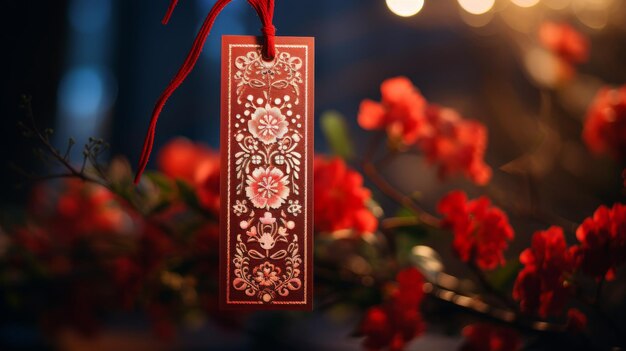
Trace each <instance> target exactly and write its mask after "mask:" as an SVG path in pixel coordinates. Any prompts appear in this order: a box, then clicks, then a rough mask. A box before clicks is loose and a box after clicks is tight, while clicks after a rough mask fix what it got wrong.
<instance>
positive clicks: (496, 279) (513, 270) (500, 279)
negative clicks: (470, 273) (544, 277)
mask: <svg viewBox="0 0 626 351" xmlns="http://www.w3.org/2000/svg"><path fill="white" fill-rule="evenodd" d="M521 266H522V265H521V263H520V262H519V261H518V260H516V259H512V260H509V261H507V263H506V264H505V265H504V266H503V267H500V268H498V269H496V270H494V271H492V272H490V273H489V274H488V276H487V279H488V280H489V282H490V283H491V285H493V286H494V287H495V288H496V289H498V290H501V291H503V290H506V289H507V287H508V285H510V284H511V283H512V282H513V281H514V280H515V278H516V277H517V273H518V272H519V270H520V268H521Z"/></svg>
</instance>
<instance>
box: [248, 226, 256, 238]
mask: <svg viewBox="0 0 626 351" xmlns="http://www.w3.org/2000/svg"><path fill="white" fill-rule="evenodd" d="M246 234H247V235H248V236H249V237H251V238H254V237H256V235H257V231H256V227H251V228H250V230H248V231H247V232H246Z"/></svg>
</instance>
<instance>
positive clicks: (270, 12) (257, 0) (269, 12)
mask: <svg viewBox="0 0 626 351" xmlns="http://www.w3.org/2000/svg"><path fill="white" fill-rule="evenodd" d="M231 1H232V0H217V1H216V2H215V4H214V5H213V7H212V8H211V11H209V14H208V15H207V17H206V19H205V20H204V23H203V24H202V27H201V28H200V31H199V32H198V34H197V35H196V39H195V40H194V42H193V45H192V47H191V50H189V53H188V54H187V57H186V58H185V62H184V63H183V64H182V66H181V67H180V69H179V70H178V72H177V73H176V75H175V76H174V78H173V79H172V80H171V81H170V83H169V84H168V85H167V87H166V88H165V90H164V91H163V93H161V96H160V97H159V99H158V100H157V102H156V104H155V106H154V110H153V111H152V117H151V119H150V125H149V126H148V132H147V133H146V138H145V140H144V142H143V150H142V152H141V157H140V158H139V164H138V167H137V174H136V175H135V184H137V183H139V180H140V179H141V175H142V173H143V171H144V170H145V169H146V166H147V165H148V160H149V158H150V153H151V152H152V147H153V145H154V134H155V131H156V124H157V120H158V119H159V115H160V114H161V111H162V110H163V106H165V103H166V102H167V100H168V99H169V97H170V96H171V95H172V93H174V91H175V90H176V89H177V88H178V87H179V86H180V85H181V84H182V83H183V81H184V80H185V78H187V76H188V75H189V73H191V70H193V67H194V66H195V64H196V62H197V61H198V58H199V57H200V53H201V52H202V48H203V46H204V43H205V42H206V39H207V37H208V36H209V33H210V32H211V28H212V27H213V23H214V22H215V19H216V18H217V15H218V14H219V13H220V12H221V11H222V10H223V9H224V7H226V5H228V3H230V2H231ZM248 3H249V4H250V5H251V6H252V7H253V8H254V9H255V10H256V12H257V14H258V15H259V18H260V19H261V23H262V24H263V27H262V28H261V33H262V34H263V37H264V40H265V43H264V44H265V45H263V57H264V58H266V59H268V60H272V59H274V57H275V56H276V48H275V36H276V28H275V27H274V25H273V24H272V21H273V19H274V0H248ZM177 4H178V0H171V2H170V5H169V7H168V9H167V12H166V13H165V16H164V17H163V20H162V23H163V24H167V23H168V22H169V20H170V18H171V16H172V13H173V12H174V9H175V8H176V5H177Z"/></svg>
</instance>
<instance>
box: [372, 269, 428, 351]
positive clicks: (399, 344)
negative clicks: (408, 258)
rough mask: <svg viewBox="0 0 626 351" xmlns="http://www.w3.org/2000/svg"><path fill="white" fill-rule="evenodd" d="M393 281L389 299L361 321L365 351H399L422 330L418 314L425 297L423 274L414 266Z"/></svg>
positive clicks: (422, 324)
mask: <svg viewBox="0 0 626 351" xmlns="http://www.w3.org/2000/svg"><path fill="white" fill-rule="evenodd" d="M396 283H397V286H396V287H395V289H394V291H393V293H392V294H391V297H390V299H389V300H388V301H386V303H385V304H383V305H380V306H375V307H371V308H370V309H368V310H367V312H366V314H365V317H364V319H363V321H362V322H361V326H360V333H361V334H363V335H364V336H365V340H364V341H363V346H364V347H365V348H366V349H368V350H380V349H383V348H388V349H389V350H402V349H404V346H405V345H406V344H407V343H408V342H409V341H411V340H412V339H414V338H415V337H417V336H419V335H421V334H422V333H423V332H424V329H425V325H424V322H423V320H422V316H421V313H420V305H421V303H422V299H423V297H424V292H423V288H422V286H423V284H424V278H423V276H422V274H421V273H420V272H419V271H418V270H417V269H415V268H407V269H405V270H403V271H400V272H399V273H398V275H397V277H396Z"/></svg>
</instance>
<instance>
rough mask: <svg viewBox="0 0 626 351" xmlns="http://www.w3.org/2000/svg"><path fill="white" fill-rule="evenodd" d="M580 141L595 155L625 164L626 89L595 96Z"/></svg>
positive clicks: (608, 91)
mask: <svg viewBox="0 0 626 351" xmlns="http://www.w3.org/2000/svg"><path fill="white" fill-rule="evenodd" d="M583 139H584V140H585V143H586V144H587V147H589V149H591V151H593V152H595V153H598V154H607V155H610V156H612V157H614V158H615V159H618V160H626V85H623V86H621V87H620V88H617V89H611V88H608V87H605V88H602V89H601V90H600V91H599V92H598V94H597V95H596V97H595V99H594V101H593V102H592V103H591V105H590V106H589V109H588V110H587V117H586V120H585V126H584V129H583Z"/></svg>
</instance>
